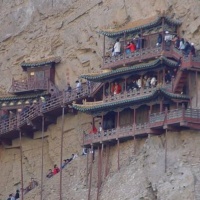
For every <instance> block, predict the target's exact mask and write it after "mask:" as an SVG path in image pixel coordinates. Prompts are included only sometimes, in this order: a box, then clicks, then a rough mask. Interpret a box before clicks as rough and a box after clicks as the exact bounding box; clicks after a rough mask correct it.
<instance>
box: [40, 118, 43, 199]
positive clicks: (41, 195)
mask: <svg viewBox="0 0 200 200" xmlns="http://www.w3.org/2000/svg"><path fill="white" fill-rule="evenodd" d="M41 162H42V164H41V188H40V190H41V191H40V200H43V171H44V167H43V165H44V115H42V161H41Z"/></svg>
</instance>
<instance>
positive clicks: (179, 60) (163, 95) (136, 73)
mask: <svg viewBox="0 0 200 200" xmlns="http://www.w3.org/2000/svg"><path fill="white" fill-rule="evenodd" d="M180 25H181V23H180V22H179V21H176V20H173V19H170V18H169V17H166V16H160V17H156V18H150V19H146V20H144V21H142V20H139V21H136V22H132V23H130V24H127V25H125V26H124V27H122V28H119V29H114V30H106V31H100V32H99V33H100V34H102V35H103V38H104V51H103V52H104V55H103V64H102V67H101V69H102V72H101V73H99V74H85V75H82V76H81V78H84V79H87V80H88V81H90V82H96V83H99V84H100V85H101V87H99V90H98V91H97V92H96V93H95V95H94V99H95V101H94V102H87V101H84V103H83V104H82V105H80V104H74V108H75V109H77V110H79V111H81V112H85V113H87V114H89V115H91V116H92V117H93V119H94V120H93V127H95V128H96V129H97V131H96V134H91V132H90V133H87V132H85V133H84V136H83V138H84V139H83V144H84V146H85V147H87V148H91V146H93V148H97V147H98V146H101V145H102V143H104V144H116V143H119V142H121V141H126V140H129V139H135V138H140V137H147V136H148V135H150V134H152V135H159V134H162V133H165V131H166V129H168V130H175V131H179V130H183V129H199V128H200V118H199V117H200V110H199V109H198V107H199V103H198V101H199V99H198V98H199V93H200V88H199V86H200V79H199V77H200V76H199V75H200V74H199V69H200V57H199V56H198V55H192V54H191V53H188V55H184V54H183V52H181V51H180V50H179V49H177V48H175V45H174V42H173V38H174V36H175V35H179V27H180ZM166 31H167V32H166ZM159 34H160V35H161V36H162V42H161V44H160V45H157V38H158V35H159ZM166 34H170V35H171V36H172V39H171V40H170V42H169V43H167V41H165V36H166ZM105 37H108V38H107V39H106V38H105ZM116 39H120V43H121V53H120V54H119V55H117V56H112V55H109V53H107V51H108V49H109V47H108V46H109V45H108V46H106V44H105V41H109V40H110V41H111V43H114V42H115V41H116ZM130 40H132V41H133V42H134V43H137V41H138V40H141V41H142V45H141V47H140V48H139V49H136V50H135V51H134V52H130V53H126V51H125V50H126V49H125V46H126V43H127V41H130ZM168 74H170V80H166V79H167V78H166V77H167V76H168ZM152 77H154V78H155V79H156V84H155V85H150V84H149V85H148V84H146V82H147V81H149V80H148V78H150V79H151V78H152ZM138 80H139V81H140V84H141V85H140V87H139V88H132V89H130V88H131V84H132V85H133V84H135V83H136V82H137V81H138ZM115 84H117V85H119V87H120V92H118V93H117V94H114V93H113V91H112V87H114V86H113V85H115ZM95 118H98V119H100V124H99V122H98V124H97V123H96V124H95V121H97V120H95ZM99 126H100V128H99Z"/></svg>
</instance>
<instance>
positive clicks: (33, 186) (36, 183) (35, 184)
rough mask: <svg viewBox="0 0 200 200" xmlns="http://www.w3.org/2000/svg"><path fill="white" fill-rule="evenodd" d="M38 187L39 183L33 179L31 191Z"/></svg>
mask: <svg viewBox="0 0 200 200" xmlns="http://www.w3.org/2000/svg"><path fill="white" fill-rule="evenodd" d="M36 186H38V182H37V181H35V180H34V178H31V182H30V189H31V190H32V189H33V188H35V187H36Z"/></svg>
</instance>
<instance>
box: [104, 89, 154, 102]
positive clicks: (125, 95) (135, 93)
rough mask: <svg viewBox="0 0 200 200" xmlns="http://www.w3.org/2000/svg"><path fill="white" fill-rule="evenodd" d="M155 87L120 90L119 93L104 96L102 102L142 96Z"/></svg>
mask: <svg viewBox="0 0 200 200" xmlns="http://www.w3.org/2000/svg"><path fill="white" fill-rule="evenodd" d="M156 89H157V88H156V87H152V88H146V89H144V88H141V89H139V90H131V91H129V92H126V91H125V92H122V93H120V94H115V95H108V96H105V97H104V99H103V102H102V103H108V102H115V101H119V100H123V99H132V98H134V97H138V96H139V97H142V96H146V95H148V94H150V93H152V92H153V91H155V90H156Z"/></svg>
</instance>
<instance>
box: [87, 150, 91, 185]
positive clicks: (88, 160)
mask: <svg viewBox="0 0 200 200" xmlns="http://www.w3.org/2000/svg"><path fill="white" fill-rule="evenodd" d="M88 150H89V152H87V163H86V187H87V188H88V176H89V170H88V168H89V167H88V166H89V163H88V162H89V153H90V149H88Z"/></svg>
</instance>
